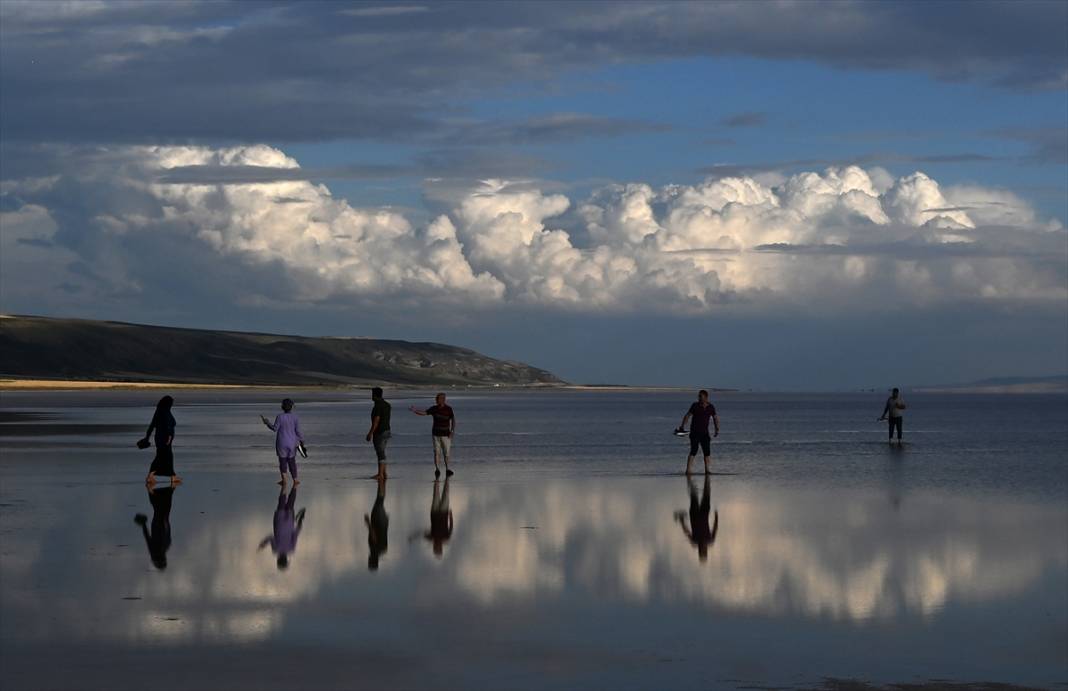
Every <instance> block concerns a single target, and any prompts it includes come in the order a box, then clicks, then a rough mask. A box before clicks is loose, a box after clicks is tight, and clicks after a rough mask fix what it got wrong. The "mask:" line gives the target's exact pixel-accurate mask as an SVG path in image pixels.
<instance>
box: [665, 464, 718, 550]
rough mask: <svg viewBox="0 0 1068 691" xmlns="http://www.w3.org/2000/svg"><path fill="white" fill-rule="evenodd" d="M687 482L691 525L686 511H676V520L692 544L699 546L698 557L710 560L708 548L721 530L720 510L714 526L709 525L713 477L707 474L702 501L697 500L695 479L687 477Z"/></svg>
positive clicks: (716, 514)
mask: <svg viewBox="0 0 1068 691" xmlns="http://www.w3.org/2000/svg"><path fill="white" fill-rule="evenodd" d="M686 483H687V484H688V485H689V488H690V525H689V526H687V525H686V513H685V512H683V511H676V512H675V520H677V521H678V522H679V525H680V526H682V532H683V533H685V534H686V537H688V538H689V539H690V544H692V545H693V546H694V547H696V548H697V557H698V558H699V559H700V560H701V561H708V548H709V547H711V546H712V543H713V542H715V541H716V532H717V531H718V530H719V511H716V512H715V518H714V520H713V522H712V527H711V528H710V527H709V526H708V514H709V513H711V511H712V496H711V489H712V487H711V485H712V483H711V478H709V477H708V476H707V475H705V489H704V492H703V493H702V494H701V501H700V502H698V501H697V485H696V484H694V481H693V479H691V478H687V479H686Z"/></svg>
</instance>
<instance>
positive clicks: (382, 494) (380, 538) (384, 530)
mask: <svg viewBox="0 0 1068 691" xmlns="http://www.w3.org/2000/svg"><path fill="white" fill-rule="evenodd" d="M363 522H364V523H365V524H367V546H368V548H370V553H369V554H368V555H367V568H368V569H369V570H371V571H377V570H378V561H379V559H380V558H381V556H382V555H383V554H385V553H386V550H387V549H388V548H389V514H387V513H386V479H385V478H379V479H378V492H377V494H376V495H375V503H374V506H373V507H372V508H371V514H370V515H367V514H364V516H363Z"/></svg>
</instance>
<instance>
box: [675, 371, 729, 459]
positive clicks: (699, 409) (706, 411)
mask: <svg viewBox="0 0 1068 691" xmlns="http://www.w3.org/2000/svg"><path fill="white" fill-rule="evenodd" d="M690 418H693V422H692V424H691V425H690V455H689V457H687V459H686V474H687V475H689V474H690V473H691V472H692V468H693V457H694V456H696V455H697V447H698V446H700V447H701V450H702V451H703V452H704V454H705V475H711V474H712V437H710V436H709V434H708V423H709V421H710V420H711V421H712V422H713V423H715V425H716V433H715V434H714V435H712V436H716V437H718V436H719V416H718V415H716V406H714V405H712V403H711V402H710V401H709V400H708V392H707V391H705V390H704V389H701V390H700V391H698V392H697V401H696V402H694V404H693V405H691V406H690V409H689V410H688V411H686V414H685V415H683V416H682V424H681V425H679V429H678V430H677V431H680V432H682V431H685V430H686V422H687V421H688V420H689V419H690Z"/></svg>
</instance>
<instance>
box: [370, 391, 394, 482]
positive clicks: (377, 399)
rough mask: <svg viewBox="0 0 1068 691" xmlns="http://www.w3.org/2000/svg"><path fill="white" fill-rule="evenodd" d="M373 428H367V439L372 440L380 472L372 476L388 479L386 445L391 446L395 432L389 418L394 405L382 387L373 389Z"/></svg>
mask: <svg viewBox="0 0 1068 691" xmlns="http://www.w3.org/2000/svg"><path fill="white" fill-rule="evenodd" d="M371 400H372V401H373V402H374V404H373V405H372V406H371V428H370V429H369V430H367V441H369V442H371V444H372V445H373V446H374V449H375V456H376V457H377V458H378V472H377V473H376V474H375V475H374V476H372V477H373V478H374V479H375V480H385V479H386V447H387V446H389V440H390V437H392V436H393V433H392V432H391V431H390V429H389V420H390V417H392V415H393V406H391V405H390V404H389V401H387V400H386V399H385V398H384V397H383V394H382V387H380V386H376V387H374V388H373V389H371Z"/></svg>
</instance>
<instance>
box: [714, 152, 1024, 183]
mask: <svg viewBox="0 0 1068 691" xmlns="http://www.w3.org/2000/svg"><path fill="white" fill-rule="evenodd" d="M1003 160H1005V159H1004V158H1003V157H999V156H988V155H987V154H981V153H975V152H961V153H953V154H897V153H865V154H858V155H856V156H844V157H841V158H795V159H789V160H785V161H768V162H763V163H717V164H713V165H711V166H704V167H701V168H698V169H696V171H695V172H697V173H699V174H701V175H707V176H709V177H712V178H726V177H737V176H743V175H755V174H758V173H767V172H771V171H783V170H796V169H800V168H825V167H828V166H850V165H854V166H871V165H889V164H894V163H897V164H923V163H926V164H931V163H935V164H937V163H990V162H993V161H1003Z"/></svg>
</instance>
